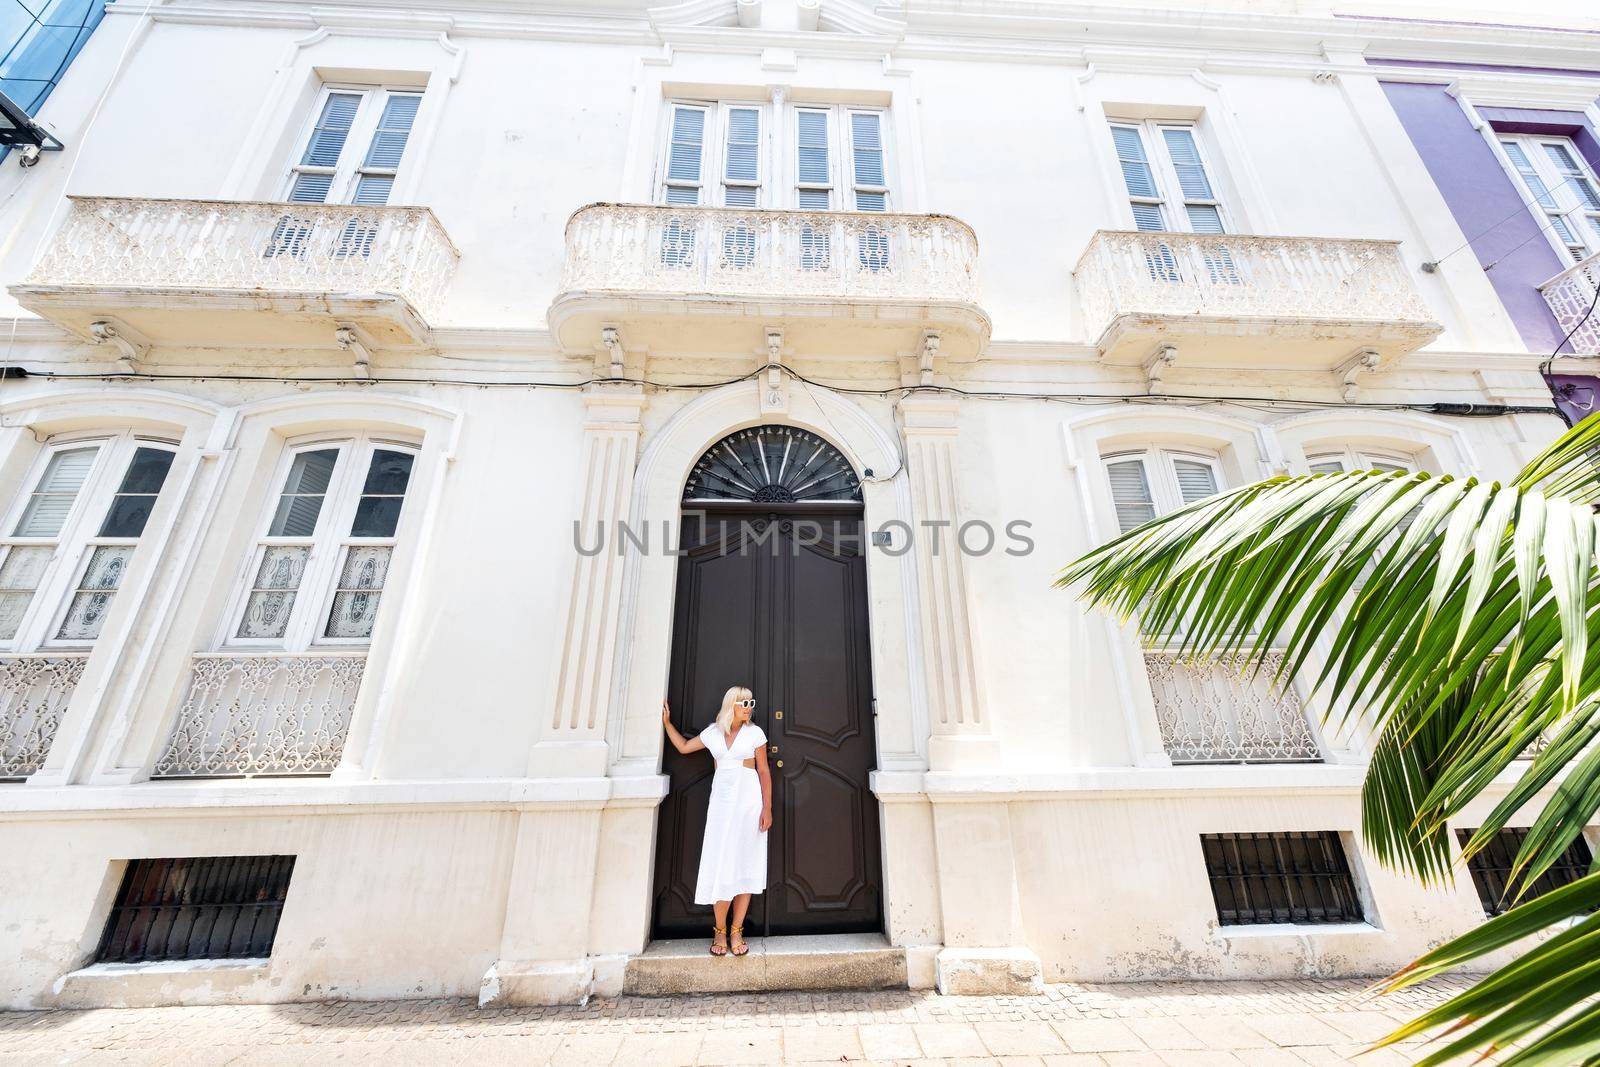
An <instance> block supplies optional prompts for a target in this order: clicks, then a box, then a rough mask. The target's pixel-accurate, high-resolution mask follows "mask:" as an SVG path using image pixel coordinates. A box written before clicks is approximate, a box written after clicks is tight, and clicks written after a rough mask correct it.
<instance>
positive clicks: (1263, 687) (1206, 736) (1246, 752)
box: [1144, 652, 1322, 763]
mask: <svg viewBox="0 0 1600 1067" xmlns="http://www.w3.org/2000/svg"><path fill="white" fill-rule="evenodd" d="M1282 662H1283V657H1282V654H1281V653H1269V654H1268V656H1267V659H1266V662H1265V663H1264V664H1263V665H1262V667H1261V669H1260V670H1259V671H1253V670H1250V669H1249V668H1244V667H1242V665H1241V664H1240V663H1239V662H1238V661H1236V660H1234V659H1228V658H1224V659H1218V660H1215V661H1212V662H1208V663H1194V662H1192V661H1189V660H1186V659H1184V658H1182V657H1180V656H1175V655H1172V654H1170V653H1164V652H1146V653H1145V657H1144V664H1145V670H1146V671H1147V672H1148V673H1149V675H1150V689H1151V692H1152V693H1154V695H1155V701H1156V718H1157V719H1158V720H1159V722H1160V724H1161V739H1162V741H1163V743H1164V744H1165V745H1166V749H1167V756H1168V757H1169V758H1171V760H1172V762H1173V763H1295V762H1309V761H1320V760H1321V759H1322V753H1321V751H1320V750H1319V749H1318V748H1317V742H1316V738H1314V737H1312V735H1311V726H1310V724H1309V723H1308V722H1307V721H1306V712H1305V708H1303V707H1302V706H1301V704H1300V699H1299V698H1298V697H1297V696H1295V694H1294V692H1293V690H1292V689H1285V690H1282V691H1279V690H1277V689H1274V688H1273V685H1272V681H1273V677H1274V673H1275V672H1276V671H1277V669H1278V667H1279V665H1280V664H1281V663H1282Z"/></svg>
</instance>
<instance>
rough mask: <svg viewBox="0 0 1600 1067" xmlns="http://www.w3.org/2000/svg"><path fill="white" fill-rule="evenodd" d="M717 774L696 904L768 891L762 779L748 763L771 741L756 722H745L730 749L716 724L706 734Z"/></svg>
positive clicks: (707, 817) (708, 816) (708, 728)
mask: <svg viewBox="0 0 1600 1067" xmlns="http://www.w3.org/2000/svg"><path fill="white" fill-rule="evenodd" d="M700 740H701V741H702V742H704V743H705V746H706V750H707V751H709V752H710V753H711V758H712V759H714V760H716V761H717V773H716V774H715V776H713V777H712V779H711V803H710V805H709V806H708V807H707V809H706V839H705V844H704V845H702V846H701V848H700V877H699V879H698V880H697V881H696V882H695V885H694V902H695V903H696V904H715V903H716V902H717V901H719V900H732V899H733V898H734V897H736V896H738V895H739V894H740V893H764V892H766V889H767V834H766V831H765V830H762V829H761V828H760V827H761V777H760V776H759V775H758V774H756V769H755V768H754V767H746V766H745V765H744V761H745V760H747V759H749V758H750V757H751V756H754V755H755V754H756V749H758V748H760V747H761V746H762V745H764V744H766V743H767V735H766V734H764V733H762V732H761V727H759V726H757V725H755V724H754V723H745V724H744V725H743V726H742V727H740V728H739V732H738V733H737V734H735V735H734V737H733V745H732V747H729V746H728V745H727V744H726V743H724V741H723V736H722V731H721V730H720V729H718V728H717V724H716V723H712V724H711V725H710V726H707V727H706V728H705V729H704V730H701V731H700Z"/></svg>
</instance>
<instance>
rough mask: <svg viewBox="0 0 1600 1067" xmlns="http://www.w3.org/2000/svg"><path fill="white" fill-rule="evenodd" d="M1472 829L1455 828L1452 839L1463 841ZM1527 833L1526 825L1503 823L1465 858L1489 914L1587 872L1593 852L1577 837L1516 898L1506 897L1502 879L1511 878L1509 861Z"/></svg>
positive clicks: (1512, 860) (1569, 882) (1466, 840)
mask: <svg viewBox="0 0 1600 1067" xmlns="http://www.w3.org/2000/svg"><path fill="white" fill-rule="evenodd" d="M1475 833H1477V830H1457V831H1456V839H1457V840H1458V841H1459V842H1460V843H1461V844H1463V845H1465V844H1466V843H1467V842H1468V841H1469V840H1471V839H1472V835H1473V834H1475ZM1527 837H1528V828H1527V827H1526V826H1507V827H1505V828H1503V829H1502V830H1501V831H1500V832H1499V833H1498V834H1495V835H1494V837H1493V838H1492V839H1491V840H1490V841H1489V843H1488V844H1487V845H1485V846H1483V848H1482V849H1481V850H1480V851H1479V852H1478V853H1477V854H1476V855H1474V856H1473V857H1472V858H1471V859H1469V860H1467V870H1468V871H1470V872H1471V873H1472V884H1473V886H1474V887H1475V888H1476V889H1477V890H1478V901H1479V903H1481V904H1482V905H1483V913H1484V914H1485V915H1487V916H1490V917H1493V916H1495V915H1501V914H1504V913H1505V912H1506V911H1508V910H1510V908H1511V906H1512V905H1513V904H1515V903H1518V901H1519V900H1520V901H1521V902H1522V903H1526V902H1527V901H1530V900H1532V899H1534V898H1535V897H1542V896H1544V895H1545V894H1546V893H1549V892H1551V891H1553V890H1556V889H1560V888H1561V887H1562V886H1564V885H1570V884H1571V883H1573V882H1576V881H1577V880H1578V879H1579V878H1582V877H1583V876H1584V875H1586V874H1588V873H1589V864H1590V863H1591V862H1593V856H1592V855H1591V854H1590V852H1589V844H1588V842H1586V841H1584V839H1583V838H1581V837H1580V838H1578V839H1577V840H1575V841H1573V842H1572V844H1570V845H1568V846H1567V850H1566V851H1565V852H1563V853H1562V854H1561V857H1560V858H1559V859H1557V860H1556V861H1555V862H1554V863H1552V864H1551V865H1550V867H1549V869H1547V870H1546V871H1545V872H1544V873H1543V874H1541V875H1540V876H1539V877H1538V878H1537V879H1535V880H1534V883H1533V885H1532V886H1530V887H1529V888H1528V890H1527V892H1525V893H1523V894H1522V896H1521V897H1520V898H1517V899H1511V898H1508V897H1507V895H1506V883H1507V882H1509V881H1510V879H1511V865H1512V863H1513V862H1514V861H1515V860H1516V858H1517V853H1518V851H1520V850H1521V848H1522V842H1523V841H1525V840H1527Z"/></svg>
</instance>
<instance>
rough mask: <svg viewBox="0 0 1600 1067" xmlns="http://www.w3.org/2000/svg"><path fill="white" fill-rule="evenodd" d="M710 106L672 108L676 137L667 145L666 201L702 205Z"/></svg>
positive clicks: (673, 128)
mask: <svg viewBox="0 0 1600 1067" xmlns="http://www.w3.org/2000/svg"><path fill="white" fill-rule="evenodd" d="M705 141H706V109H705V108H700V107H688V106H685V105H682V104H679V105H677V106H675V107H674V108H673V109H672V138H671V143H670V144H669V145H668V146H667V180H666V195H665V199H666V202H667V203H669V204H698V203H699V202H700V169H701V166H702V161H703V160H704V158H705Z"/></svg>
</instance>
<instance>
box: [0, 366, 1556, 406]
mask: <svg viewBox="0 0 1600 1067" xmlns="http://www.w3.org/2000/svg"><path fill="white" fill-rule="evenodd" d="M770 369H772V368H771V367H770V366H768V365H765V364H763V365H762V366H759V367H756V368H755V369H754V370H752V371H750V372H749V373H748V374H741V375H739V376H738V377H737V378H724V379H721V380H718V381H708V382H670V381H658V380H655V379H650V378H595V377H590V378H583V379H575V380H570V381H550V380H538V379H515V380H505V379H500V380H478V379H472V378H438V377H404V376H395V375H388V376H372V377H367V378H351V377H333V376H317V375H288V374H227V373H214V372H209V373H172V372H160V371H141V372H126V371H116V372H98V371H96V372H65V371H30V370H27V369H25V368H21V367H16V368H0V372H4V373H5V374H6V376H8V377H10V376H13V374H12V373H11V372H17V373H15V375H14V376H16V377H26V378H39V379H41V380H46V381H56V380H60V381H73V380H91V381H174V380H176V381H190V382H207V381H226V382H276V383H281V384H285V385H348V386H358V387H359V386H371V385H377V384H380V383H381V384H385V385H429V386H438V385H444V386H461V387H464V388H479V389H560V390H574V389H583V388H586V387H588V386H591V385H607V384H610V385H638V386H644V387H646V388H650V389H658V390H661V391H663V392H673V391H679V392H707V391H710V390H712V389H721V388H723V387H725V386H729V385H737V384H738V383H740V382H745V381H749V380H751V379H752V378H755V377H757V376H758V375H761V374H764V373H766V372H767V371H768V370H770ZM777 369H778V370H779V371H781V372H782V373H784V374H785V375H787V376H789V377H791V378H793V379H795V380H796V381H799V382H803V383H805V384H806V385H808V386H813V387H815V388H818V389H826V390H828V391H830V392H834V393H841V394H845V395H850V396H876V397H886V398H896V399H898V398H901V397H905V396H911V395H915V394H918V393H947V394H951V395H955V396H961V397H965V398H967V399H971V400H992V401H1008V400H1030V401H1046V402H1054V403H1066V404H1085V405H1095V404H1119V403H1120V404H1150V405H1161V404H1168V403H1174V402H1182V403H1188V404H1193V403H1201V404H1239V405H1243V406H1252V407H1256V408H1258V409H1262V410H1277V409H1282V408H1291V409H1296V410H1307V409H1324V408H1325V409H1340V410H1350V409H1355V410H1384V411H1416V412H1424V413H1427V414H1433V415H1449V416H1456V417H1462V418H1494V417H1499V416H1504V415H1554V414H1558V412H1557V411H1556V409H1555V407H1554V406H1545V405H1538V404H1477V403H1451V402H1448V401H1441V402H1435V403H1400V402H1384V401H1346V400H1338V401H1333V400H1311V399H1299V400H1289V399H1284V398H1282V397H1272V396H1247V395H1246V396H1241V395H1235V394H1228V395H1220V396H1218V395H1210V394H1203V393H1159V394H1148V393H1066V392H1062V393H1042V392H1025V391H1012V390H1004V389H962V388H960V387H959V386H954V385H897V386H888V387H863V386H850V385H835V384H831V383H828V382H824V381H818V380H816V379H814V378H809V377H807V376H805V375H803V374H801V373H800V372H799V371H797V370H794V369H793V368H791V367H785V366H782V365H780V366H779V367H778V368H777Z"/></svg>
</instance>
